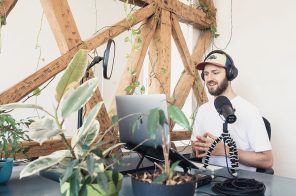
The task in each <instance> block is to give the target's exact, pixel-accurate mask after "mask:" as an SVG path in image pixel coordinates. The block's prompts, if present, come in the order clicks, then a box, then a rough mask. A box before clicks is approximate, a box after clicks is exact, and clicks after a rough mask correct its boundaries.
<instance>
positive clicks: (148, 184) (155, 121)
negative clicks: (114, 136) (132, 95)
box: [131, 105, 196, 196]
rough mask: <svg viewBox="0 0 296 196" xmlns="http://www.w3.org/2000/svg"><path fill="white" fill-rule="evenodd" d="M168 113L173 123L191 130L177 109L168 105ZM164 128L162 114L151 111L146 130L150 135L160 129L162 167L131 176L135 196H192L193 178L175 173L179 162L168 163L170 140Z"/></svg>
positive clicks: (166, 122) (166, 124) (164, 123)
mask: <svg viewBox="0 0 296 196" xmlns="http://www.w3.org/2000/svg"><path fill="white" fill-rule="evenodd" d="M168 113H169V116H170V118H171V119H172V120H173V121H174V122H175V123H177V124H179V125H181V126H183V127H184V128H186V129H189V130H191V126H190V125H189V122H188V120H187V118H186V116H185V115H184V113H183V112H182V111H181V110H180V109H179V108H178V107H176V106H175V105H170V106H169V107H168ZM165 126H168V121H167V119H166V117H165V114H164V112H163V111H162V110H160V109H158V108H155V109H152V110H151V111H150V112H149V115H148V129H149V131H150V132H151V133H152V135H153V132H155V130H159V129H160V130H161V132H162V150H163V157H164V165H163V166H161V165H159V164H156V166H157V167H158V168H159V170H157V171H153V172H152V173H149V172H144V173H141V174H140V175H138V174H136V175H131V177H132V186H133V191H134V194H135V195H141V196H146V195H147V196H148V195H161V196H163V195H167V196H174V195H176V196H177V195H186V196H187V195H188V196H190V195H194V191H195V183H196V181H195V177H194V176H192V175H188V174H185V173H181V172H176V171H175V168H176V166H177V165H178V164H179V162H180V161H177V162H175V163H172V164H171V163H170V160H169V152H170V138H169V135H167V134H165Z"/></svg>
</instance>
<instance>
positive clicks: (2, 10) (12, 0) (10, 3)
mask: <svg viewBox="0 0 296 196" xmlns="http://www.w3.org/2000/svg"><path fill="white" fill-rule="evenodd" d="M16 3H17V0H4V1H3V2H2V3H1V4H0V16H4V17H7V16H8V14H9V13H10V11H11V10H12V8H14V6H15V4H16Z"/></svg>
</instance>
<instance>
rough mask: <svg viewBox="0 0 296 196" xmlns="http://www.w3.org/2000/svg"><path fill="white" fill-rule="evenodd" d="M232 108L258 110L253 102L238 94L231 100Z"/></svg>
mask: <svg viewBox="0 0 296 196" xmlns="http://www.w3.org/2000/svg"><path fill="white" fill-rule="evenodd" d="M232 104H233V106H234V108H243V109H244V110H248V111H254V110H255V111H258V112H259V110H258V108H257V107H256V106H255V105H254V104H253V103H251V102H250V101H248V100H246V99H244V98H242V97H240V96H237V97H235V99H234V100H233V102H232Z"/></svg>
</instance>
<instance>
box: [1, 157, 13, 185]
mask: <svg viewBox="0 0 296 196" xmlns="http://www.w3.org/2000/svg"><path fill="white" fill-rule="evenodd" d="M12 167H13V159H11V158H7V159H0V185H4V184H6V183H7V182H8V181H9V179H10V176H11V173H12Z"/></svg>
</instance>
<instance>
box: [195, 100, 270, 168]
mask: <svg viewBox="0 0 296 196" xmlns="http://www.w3.org/2000/svg"><path fill="white" fill-rule="evenodd" d="M230 102H231V104H232V106H233V108H234V109H235V115H236V117H237V120H236V121H235V122H234V123H233V124H228V132H229V133H230V136H231V138H232V139H233V140H234V141H235V143H236V146H237V148H238V149H241V150H244V151H254V152H262V151H267V150H271V144H270V141H269V138H268V135H267V131H266V128H265V125H264V121H263V119H262V115H261V114H260V112H259V110H258V109H257V108H256V107H255V106H254V105H252V104H251V103H249V102H247V101H246V100H245V99H243V98H241V97H240V96H236V97H234V98H233V99H232V100H230ZM223 123H224V121H223V119H222V118H221V116H219V114H218V112H217V111H216V109H215V106H214V101H209V102H207V103H205V104H203V105H202V106H200V108H199V109H198V112H197V115H196V119H195V124H194V129H193V133H192V136H191V140H192V141H195V140H196V136H198V135H203V134H204V133H205V132H209V133H211V134H213V135H215V136H216V137H219V136H220V135H221V134H222V132H223ZM209 163H210V164H213V165H221V166H226V161H225V156H213V155H212V156H211V158H210V161H209ZM228 166H229V167H230V160H229V159H228ZM239 168H240V169H244V170H251V171H256V168H254V167H249V166H246V165H243V164H239Z"/></svg>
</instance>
